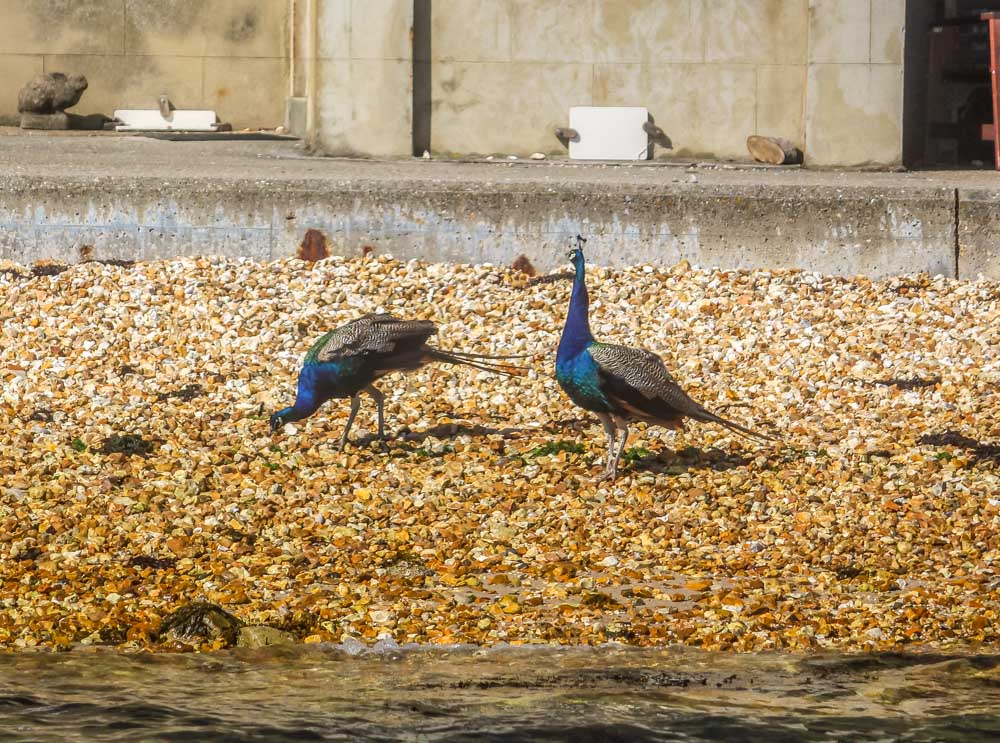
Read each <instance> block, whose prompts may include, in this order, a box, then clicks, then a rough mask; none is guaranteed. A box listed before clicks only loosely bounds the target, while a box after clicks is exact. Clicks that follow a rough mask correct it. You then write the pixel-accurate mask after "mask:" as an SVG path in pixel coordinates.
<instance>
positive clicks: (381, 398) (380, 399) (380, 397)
mask: <svg viewBox="0 0 1000 743" xmlns="http://www.w3.org/2000/svg"><path fill="white" fill-rule="evenodd" d="M365 392H367V393H368V395H369V397H371V399H372V400H374V401H375V407H376V408H378V437H379V439H380V440H381V441H385V409H384V408H385V395H384V394H382V392H380V391H379V390H378V388H377V387H375V385H373V384H370V385H368V386H367V387H365Z"/></svg>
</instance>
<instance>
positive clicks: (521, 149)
mask: <svg viewBox="0 0 1000 743" xmlns="http://www.w3.org/2000/svg"><path fill="white" fill-rule="evenodd" d="M591 75H592V72H591V65H585V64H534V63H517V62H515V63H504V62H498V63H492V62H486V63H475V62H472V63H459V62H454V63H448V62H443V63H441V64H439V65H436V66H435V70H434V78H433V81H432V82H433V92H432V100H433V107H434V124H433V126H432V128H431V135H432V137H433V139H432V143H431V144H432V149H433V150H434V151H435V152H439V151H441V152H456V153H482V154H489V153H502V154H515V155H530V154H531V153H532V152H535V151H542V152H561V151H564V150H563V147H562V145H560V144H559V141H558V140H557V139H556V138H555V136H554V135H553V134H552V130H553V129H554V128H555V127H557V126H565V125H566V123H567V120H568V117H569V108H570V106H575V105H581V104H583V105H586V104H587V103H589V101H590V97H591ZM630 105H632V104H630ZM634 105H638V104H634Z"/></svg>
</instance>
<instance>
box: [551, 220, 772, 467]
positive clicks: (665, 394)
mask: <svg viewBox="0 0 1000 743" xmlns="http://www.w3.org/2000/svg"><path fill="white" fill-rule="evenodd" d="M584 242H585V241H584V239H583V238H582V237H580V236H577V247H576V248H574V249H573V250H572V251H570V254H569V259H570V261H572V263H573V268H574V269H575V276H574V281H573V293H572V295H571V296H570V301H569V311H568V312H567V314H566V325H565V326H564V327H563V332H562V337H561V338H560V340H559V349H558V351H557V353H556V380H557V381H558V382H559V385H560V386H561V387H562V388H563V390H564V391H565V392H566V394H567V395H569V398H570V399H571V400H572V401H573V402H574V403H576V404H577V405H579V406H580V407H581V408H583V409H584V410H589V411H591V412H593V413H596V414H597V417H598V418H599V419H600V421H601V423H602V424H603V425H604V431H605V433H606V434H607V436H608V457H607V460H608V461H607V466H606V468H605V470H604V474H603V475H602V476H601V477H600V478H598V482H601V481H603V480H607V479H610V480H612V481H613V480H614V479H615V478H616V477H617V476H618V462H619V460H621V457H622V453H623V452H624V450H625V442H626V440H627V439H628V427H629V424H630V423H632V422H634V421H642V422H644V423H648V424H652V425H657V426H663V427H664V428H670V429H674V430H679V429H681V428H682V427H683V425H684V419H685V418H692V419H693V420H696V421H702V422H709V423H718V424H720V425H722V426H725V427H726V428H728V429H730V430H732V431H735V432H736V433H739V434H741V435H743V436H746V437H749V438H751V439H760V440H773V438H774V437H772V436H769V435H767V434H763V433H759V432H757V431H753V430H751V429H749V428H745V427H744V426H741V425H739V424H738V423H733V422H732V421H728V420H725V419H724V418H720V417H719V416H717V415H715V414H714V413H711V412H709V411H708V410H706V409H705V408H704V407H703V406H701V405H699V404H698V403H697V402H695V401H694V400H692V399H691V398H690V397H689V396H688V395H687V393H686V392H684V390H682V389H681V388H680V386H679V385H678V384H677V382H675V381H674V379H673V377H671V376H670V372H668V371H667V369H666V367H665V366H664V365H663V361H662V360H661V359H660V357H659V356H657V355H656V354H654V353H652V352H651V351H646V350H644V349H641V348H630V347H628V346H616V345H612V344H610V343H601V342H600V341H597V340H595V339H594V336H593V334H592V333H591V332H590V321H589V317H588V316H589V312H590V301H589V299H588V296H587V282H586V278H585V269H586V263H585V260H584V257H583V243H584ZM619 431H621V432H622V433H621V441H620V442H619V443H618V447H617V450H616V448H615V443H616V438H617V436H618V432H619Z"/></svg>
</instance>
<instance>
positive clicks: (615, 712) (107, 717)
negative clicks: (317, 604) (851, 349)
mask: <svg viewBox="0 0 1000 743" xmlns="http://www.w3.org/2000/svg"><path fill="white" fill-rule="evenodd" d="M357 650H358V649H357V648H351V647H346V648H345V647H343V646H335V645H324V646H295V647H285V648H270V649H267V650H266V651H230V652H220V653H215V654H211V655H145V654H144V655H124V654H118V653H114V652H95V651H73V652H70V653H62V654H49V653H30V654H12V655H6V656H0V738H2V739H3V740H4V741H9V742H10V743H14V742H15V741H84V740H86V741H135V740H143V741H174V740H198V741H255V740H266V741H302V740H373V741H374V740H379V741H382V740H391V741H397V740H398V741H423V740H426V741H473V740H477V741H508V740H509V741H515V740H549V741H557V740H574V741H590V740H592V741H598V740H600V741H614V740H621V741H714V740H739V741H758V740H759V741H767V743H781V742H782V741H789V742H790V741H800V740H816V739H823V740H850V741H894V740H900V741H902V740H906V741H962V742H963V743H974V742H975V741H988V740H989V741H992V740H996V739H998V737H1000V711H998V710H1000V656H986V655H980V656H946V655H940V654H934V655H932V654H918V655H905V656H903V655H879V656H873V655H837V654H818V655H789V654H760V655H735V654H723V653H705V652H699V651H694V650H688V649H677V650H665V651H645V650H633V649H624V648H607V647H606V648H601V649H596V650H595V649H572V650H571V649H552V648H546V649H530V650H529V649H500V650H485V651H484V650H474V649H461V648H460V649H453V650H402V651H400V650H398V649H395V648H392V647H390V648H388V649H383V651H382V652H371V651H366V652H361V653H358V652H357Z"/></svg>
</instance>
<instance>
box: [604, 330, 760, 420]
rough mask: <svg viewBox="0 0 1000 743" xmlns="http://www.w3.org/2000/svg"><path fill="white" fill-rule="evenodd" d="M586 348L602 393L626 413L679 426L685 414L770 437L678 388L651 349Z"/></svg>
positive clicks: (614, 346) (626, 347) (637, 417)
mask: <svg viewBox="0 0 1000 743" xmlns="http://www.w3.org/2000/svg"><path fill="white" fill-rule="evenodd" d="M589 351H590V355H591V356H592V357H593V359H594V361H596V362H597V364H598V366H599V367H600V371H601V376H602V380H603V382H604V384H603V385H602V387H603V391H604V393H605V395H606V396H607V397H608V398H609V399H610V400H612V401H613V402H614V403H615V404H616V405H618V407H619V408H620V410H621V412H622V413H623V414H624V415H626V416H628V417H631V418H636V419H638V420H646V421H654V422H656V423H658V424H660V425H663V426H666V427H670V428H676V427H679V425H680V424H681V420H682V419H683V418H684V417H687V418H693V419H695V420H697V421H703V422H712V423H718V424H720V425H723V426H725V427H726V428H728V429H730V430H732V431H735V432H737V433H740V434H743V435H744V436H750V437H753V438H763V439H770V438H772V437H771V436H768V435H767V434H763V433H759V432H757V431H753V430H751V429H749V428H745V427H743V426H741V425H739V424H738V423H733V422H732V421H728V420H725V419H724V418H720V417H719V416H717V415H715V414H714V413H711V412H709V411H708V410H706V409H705V408H704V407H703V406H701V405H699V404H698V403H697V402H695V401H694V400H692V399H691V398H690V397H689V396H688V394H687V393H686V392H684V390H683V389H681V387H680V385H678V384H677V382H676V381H674V378H673V377H671V376H670V372H668V371H667V368H666V367H665V366H664V365H663V361H662V359H660V357H659V356H657V355H656V354H654V353H651V352H650V351H646V350H644V349H641V348H629V347H628V346H616V345H611V344H606V343H595V344H593V345H592V346H591V347H590V348H589Z"/></svg>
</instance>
